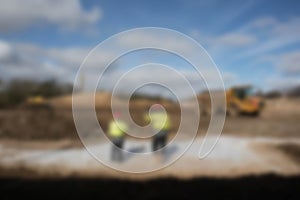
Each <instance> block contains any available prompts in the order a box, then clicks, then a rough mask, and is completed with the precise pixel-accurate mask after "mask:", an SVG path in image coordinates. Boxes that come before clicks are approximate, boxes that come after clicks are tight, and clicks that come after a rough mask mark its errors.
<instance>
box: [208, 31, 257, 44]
mask: <svg viewBox="0 0 300 200" xmlns="http://www.w3.org/2000/svg"><path fill="white" fill-rule="evenodd" d="M256 42H257V39H256V37H254V36H253V35H249V34H248V35H247V34H240V33H229V34H225V35H221V36H219V37H217V38H215V39H214V43H215V45H219V46H226V45H227V46H248V45H252V44H254V43H256Z"/></svg>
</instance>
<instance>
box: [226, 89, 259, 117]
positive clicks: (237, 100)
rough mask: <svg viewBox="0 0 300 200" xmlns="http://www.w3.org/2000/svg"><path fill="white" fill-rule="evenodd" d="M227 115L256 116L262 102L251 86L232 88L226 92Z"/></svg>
mask: <svg viewBox="0 0 300 200" xmlns="http://www.w3.org/2000/svg"><path fill="white" fill-rule="evenodd" d="M226 102H227V113H228V114H229V115H230V116H238V115H240V114H248V115H253V116H258V115H259V114H260V112H261V111H262V109H263V107H264V101H263V99H262V98H261V97H259V96H258V95H257V92H256V90H255V88H253V87H252V86H239V87H232V88H230V89H229V90H227V91H226Z"/></svg>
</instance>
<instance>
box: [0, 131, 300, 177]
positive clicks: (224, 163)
mask: <svg viewBox="0 0 300 200" xmlns="http://www.w3.org/2000/svg"><path fill="white" fill-rule="evenodd" d="M202 141H203V140H202V139H201V138H198V139H197V140H195V141H194V143H193V144H192V146H191V147H190V148H189V149H188V151H187V152H186V153H185V154H184V155H183V156H182V157H181V158H180V159H179V160H177V161H176V162H175V163H173V164H172V165H170V166H169V167H167V168H164V169H163V170H159V171H157V172H154V173H150V174H149V173H148V174H145V175H143V176H141V175H139V178H140V177H146V176H149V177H153V176H169V175H170V176H176V177H182V178H188V177H193V176H215V177H219V176H240V175H249V174H262V173H278V174H282V175H293V174H300V166H299V165H297V164H296V163H294V162H293V161H292V160H290V159H289V158H288V157H286V156H285V155H284V154H283V153H280V151H275V150H274V148H271V146H272V145H274V144H284V143H291V142H292V143H296V144H299V145H300V139H275V138H236V137H225V136H223V137H221V138H220V140H219V142H218V144H217V145H216V147H215V148H214V149H213V151H212V152H211V153H210V154H209V156H208V157H206V158H205V159H203V160H200V159H199V158H198V153H199V149H200V145H201V142H202ZM186 144H187V141H182V142H180V143H176V144H172V145H171V146H170V147H169V149H171V150H170V151H169V153H168V154H167V155H168V156H167V157H166V160H170V159H172V158H173V157H174V156H176V154H177V153H179V152H181V150H182V149H184V147H185V146H186ZM260 146H262V147H265V148H259V147H260ZM91 148H93V149H94V150H95V152H99V153H101V154H103V155H105V156H106V157H105V158H104V159H105V160H106V161H109V155H110V149H111V146H110V144H101V145H94V146H91ZM125 149H126V150H139V152H147V151H149V150H150V143H146V142H144V143H141V142H137V141H126V146H125ZM153 158H154V159H149V160H141V159H138V158H137V157H135V156H126V159H125V161H124V162H123V163H121V164H120V163H112V164H113V165H123V167H124V168H127V169H131V168H133V167H139V166H141V167H145V165H146V166H149V168H151V167H153V166H158V165H159V164H160V162H164V161H162V160H161V159H158V158H159V157H158V156H157V155H153ZM0 165H1V166H2V167H6V168H9V167H14V168H16V167H20V168H27V169H30V170H33V171H36V172H38V173H42V174H56V175H61V176H68V175H88V176H118V177H120V176H122V177H123V176H125V177H126V176H128V177H132V176H137V175H133V174H125V173H118V172H116V171H114V170H111V169H110V168H108V167H106V166H104V165H103V164H101V163H99V162H98V161H96V160H95V159H94V158H93V157H92V156H91V155H90V154H89V153H88V152H87V151H86V149H84V148H81V149H80V148H70V149H51V150H49V149H47V150H43V149H24V148H17V147H16V148H13V147H11V146H10V147H7V146H5V145H0Z"/></svg>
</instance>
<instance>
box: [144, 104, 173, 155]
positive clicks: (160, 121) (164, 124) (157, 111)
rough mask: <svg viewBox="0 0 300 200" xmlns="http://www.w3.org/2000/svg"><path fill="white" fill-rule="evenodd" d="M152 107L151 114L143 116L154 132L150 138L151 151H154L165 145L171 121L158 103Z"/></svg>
mask: <svg viewBox="0 0 300 200" xmlns="http://www.w3.org/2000/svg"><path fill="white" fill-rule="evenodd" d="M152 108H153V112H152V113H151V116H149V114H146V115H145V116H144V117H145V121H146V122H147V123H149V122H151V125H152V129H153V131H154V132H155V133H156V134H155V135H154V136H153V139H152V151H153V152H154V151H157V150H159V149H161V148H163V147H165V146H166V143H167V138H168V134H169V132H170V128H171V123H170V119H169V117H168V114H167V113H166V112H165V111H164V109H163V107H162V106H161V105H160V104H154V105H153V107H152ZM163 152H164V151H163Z"/></svg>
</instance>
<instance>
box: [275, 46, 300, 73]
mask: <svg viewBox="0 0 300 200" xmlns="http://www.w3.org/2000/svg"><path fill="white" fill-rule="evenodd" d="M273 60H274V59H273ZM275 65H276V66H277V67H278V69H280V70H282V71H283V72H285V73H288V74H295V73H297V74H300V51H294V52H290V53H285V54H282V55H280V56H279V58H278V60H277V62H275Z"/></svg>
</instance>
